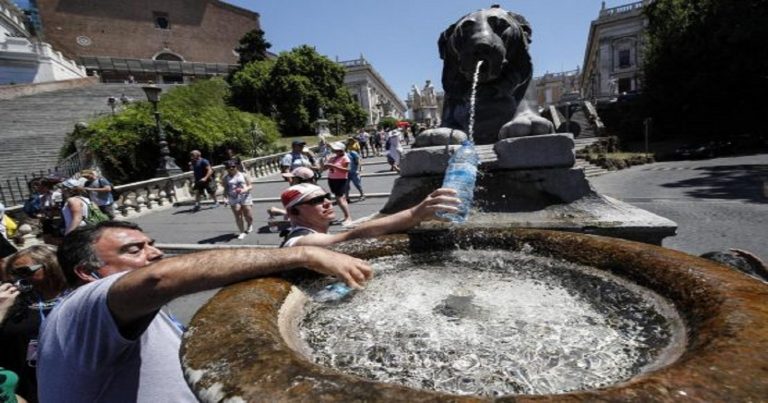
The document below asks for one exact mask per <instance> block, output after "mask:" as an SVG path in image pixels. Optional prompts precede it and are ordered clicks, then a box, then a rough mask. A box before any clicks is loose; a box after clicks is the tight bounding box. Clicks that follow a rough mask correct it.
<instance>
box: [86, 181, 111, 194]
mask: <svg viewBox="0 0 768 403" xmlns="http://www.w3.org/2000/svg"><path fill="white" fill-rule="evenodd" d="M96 186H101V187H95V188H83V189H84V190H88V191H91V192H99V193H105V192H111V191H112V185H111V184H109V182H107V185H105V184H104V182H103V181H102V180H101V178H99V179H97V180H96Z"/></svg>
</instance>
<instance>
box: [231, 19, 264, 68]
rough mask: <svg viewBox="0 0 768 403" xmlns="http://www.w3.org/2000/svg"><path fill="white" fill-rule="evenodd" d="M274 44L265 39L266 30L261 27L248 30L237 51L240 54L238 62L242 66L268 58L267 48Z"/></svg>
mask: <svg viewBox="0 0 768 403" xmlns="http://www.w3.org/2000/svg"><path fill="white" fill-rule="evenodd" d="M271 47H272V44H271V43H269V42H267V40H266V39H264V31H262V30H260V29H258V28H257V29H253V30H250V31H248V32H247V33H246V34H245V35H244V36H243V37H242V38H241V39H240V42H239V44H238V45H237V47H236V48H235V52H237V54H238V55H240V57H239V59H238V61H237V63H238V64H239V65H240V66H245V65H246V64H248V63H250V62H253V61H259V60H266V59H267V49H269V48H271Z"/></svg>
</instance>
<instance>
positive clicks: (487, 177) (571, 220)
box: [381, 133, 677, 245]
mask: <svg viewBox="0 0 768 403" xmlns="http://www.w3.org/2000/svg"><path fill="white" fill-rule="evenodd" d="M457 147H458V146H448V147H446V146H433V147H424V148H417V149H413V150H411V151H409V152H408V153H406V154H405V156H404V157H403V160H402V162H401V165H400V167H401V177H400V178H398V179H397V180H396V181H395V185H394V187H393V189H392V194H391V195H390V197H389V200H388V201H387V204H386V205H385V206H384V208H382V210H381V212H382V213H384V214H393V213H396V212H398V211H401V210H403V209H406V208H410V207H412V206H414V205H416V204H417V203H419V202H420V201H421V200H423V199H424V198H425V197H426V196H427V195H428V194H429V193H431V192H432V191H433V190H435V189H437V188H439V187H440V186H441V184H442V182H443V175H444V172H445V169H446V168H447V166H448V160H449V159H450V155H451V154H452V152H453V150H455V149H456V148H457ZM476 147H477V150H478V154H479V155H480V160H481V163H480V167H479V171H478V178H477V182H476V186H475V203H474V208H473V211H472V212H471V213H470V216H469V220H468V221H467V222H466V223H465V224H463V225H462V226H463V227H469V228H478V229H480V228H540V229H555V230H563V231H573V232H582V233H589V234H598V235H606V236H612V237H618V238H624V239H630V240H635V241H642V242H646V243H652V244H657V245H660V244H661V241H662V240H663V239H664V238H665V237H667V236H672V235H674V234H675V231H676V229H677V224H675V223H674V222H673V221H670V220H668V219H666V218H664V217H660V216H657V215H655V214H653V213H651V212H648V211H645V210H642V209H639V208H637V207H634V206H631V205H629V204H626V203H624V202H621V201H619V200H616V199H612V198H609V197H606V196H602V195H600V194H598V193H597V192H595V190H594V189H593V188H592V186H591V185H590V184H589V182H588V181H587V179H586V176H585V175H584V171H583V169H581V168H576V167H574V165H575V161H576V160H575V154H574V150H573V136H572V135H571V134H568V133H559V134H549V135H541V136H529V137H515V138H509V139H504V140H501V141H499V142H497V143H496V144H494V145H480V146H476ZM452 225H453V224H448V223H444V222H440V221H430V222H427V223H424V224H422V226H421V227H422V228H424V229H428V228H429V229H445V228H450V227H451V226H452Z"/></svg>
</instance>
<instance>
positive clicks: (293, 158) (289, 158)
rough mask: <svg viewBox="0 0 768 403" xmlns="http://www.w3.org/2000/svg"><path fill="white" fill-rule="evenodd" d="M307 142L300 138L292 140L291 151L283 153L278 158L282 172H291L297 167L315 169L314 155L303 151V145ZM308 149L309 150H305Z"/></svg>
mask: <svg viewBox="0 0 768 403" xmlns="http://www.w3.org/2000/svg"><path fill="white" fill-rule="evenodd" d="M305 145H307V143H305V142H303V141H301V140H294V141H293V142H292V143H291V152H289V153H288V154H285V156H283V159H282V160H280V170H281V172H282V173H286V172H291V171H293V170H294V169H296V168H298V167H307V168H310V169H316V168H317V167H316V166H315V159H314V156H313V155H312V154H310V153H305V152H304V146H305ZM307 151H309V150H307Z"/></svg>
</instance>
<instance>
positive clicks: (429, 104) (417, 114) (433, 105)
mask: <svg viewBox="0 0 768 403" xmlns="http://www.w3.org/2000/svg"><path fill="white" fill-rule="evenodd" d="M444 98H445V94H444V93H443V92H438V91H435V87H434V86H433V85H432V82H431V81H430V80H427V82H426V83H425V84H424V88H422V89H421V90H419V88H418V87H416V86H415V85H414V86H413V87H412V88H411V92H410V93H409V94H408V99H407V100H406V101H405V103H406V105H407V106H408V108H409V109H410V110H411V117H412V118H413V121H414V122H415V123H419V124H421V125H423V126H425V127H437V126H440V121H441V117H442V113H443V99H444Z"/></svg>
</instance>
